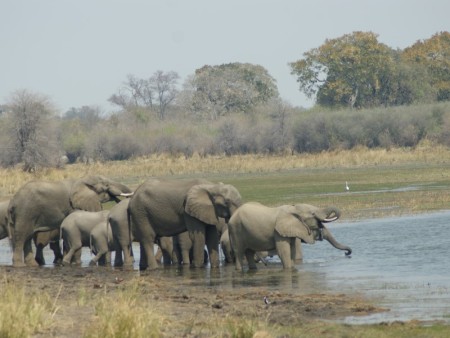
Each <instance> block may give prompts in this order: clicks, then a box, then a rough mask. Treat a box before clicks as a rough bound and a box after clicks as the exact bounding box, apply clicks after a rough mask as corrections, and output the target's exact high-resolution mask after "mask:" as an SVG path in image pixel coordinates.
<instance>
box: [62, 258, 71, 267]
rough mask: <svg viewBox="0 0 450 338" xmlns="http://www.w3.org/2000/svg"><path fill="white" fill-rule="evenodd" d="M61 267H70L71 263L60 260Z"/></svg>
mask: <svg viewBox="0 0 450 338" xmlns="http://www.w3.org/2000/svg"><path fill="white" fill-rule="evenodd" d="M61 265H62V266H70V265H71V263H70V261H66V260H64V259H63V260H62V262H61Z"/></svg>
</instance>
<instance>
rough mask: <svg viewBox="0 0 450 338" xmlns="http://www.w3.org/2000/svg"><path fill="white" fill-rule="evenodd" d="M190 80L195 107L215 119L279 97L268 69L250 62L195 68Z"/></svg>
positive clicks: (193, 107)
mask: <svg viewBox="0 0 450 338" xmlns="http://www.w3.org/2000/svg"><path fill="white" fill-rule="evenodd" d="M190 83H191V86H192V95H191V97H190V104H191V107H192V109H193V110H194V111H200V110H202V111H205V112H208V114H209V116H210V117H211V118H212V119H216V118H217V117H219V116H222V115H226V114H227V113H229V112H232V111H238V112H246V111H248V110H250V109H252V108H254V107H255V106H257V105H258V104H262V103H266V102H268V101H269V100H270V99H272V98H277V97H278V96H279V94H278V88H277V86H276V81H275V79H274V78H273V77H272V76H270V75H269V73H268V71H267V70H266V69H265V68H264V67H262V66H260V65H253V64H249V63H238V62H236V63H228V64H222V65H217V66H208V65H206V66H203V67H202V68H200V69H197V70H196V71H195V74H194V76H193V77H192V79H191V82H190Z"/></svg>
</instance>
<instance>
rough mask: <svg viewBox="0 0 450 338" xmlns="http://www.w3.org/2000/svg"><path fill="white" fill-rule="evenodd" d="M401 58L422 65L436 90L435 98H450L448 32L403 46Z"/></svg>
mask: <svg viewBox="0 0 450 338" xmlns="http://www.w3.org/2000/svg"><path fill="white" fill-rule="evenodd" d="M402 57H403V60H405V61H406V62H409V63H411V64H414V65H418V66H423V67H424V68H425V69H426V70H427V71H428V74H429V77H430V78H429V81H430V82H431V84H432V85H433V87H435V89H436V90H437V100H438V101H447V100H450V33H449V32H441V33H437V34H435V35H433V36H432V37H431V38H429V39H426V40H423V41H421V40H419V41H417V42H416V43H415V44H414V45H412V46H411V47H408V48H405V50H404V51H403V53H402Z"/></svg>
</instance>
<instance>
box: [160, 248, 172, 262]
mask: <svg viewBox="0 0 450 338" xmlns="http://www.w3.org/2000/svg"><path fill="white" fill-rule="evenodd" d="M162 259H163V265H172V255H171V253H170V252H167V251H165V250H162Z"/></svg>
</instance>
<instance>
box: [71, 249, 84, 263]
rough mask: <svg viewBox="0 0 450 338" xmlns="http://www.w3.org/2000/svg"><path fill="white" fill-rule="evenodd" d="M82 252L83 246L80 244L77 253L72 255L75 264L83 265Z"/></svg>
mask: <svg viewBox="0 0 450 338" xmlns="http://www.w3.org/2000/svg"><path fill="white" fill-rule="evenodd" d="M81 253H82V246H80V247H79V249H77V250H76V251H75V254H74V255H73V257H72V262H73V263H75V265H78V266H80V265H81Z"/></svg>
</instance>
